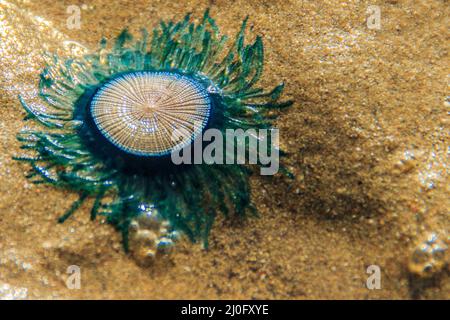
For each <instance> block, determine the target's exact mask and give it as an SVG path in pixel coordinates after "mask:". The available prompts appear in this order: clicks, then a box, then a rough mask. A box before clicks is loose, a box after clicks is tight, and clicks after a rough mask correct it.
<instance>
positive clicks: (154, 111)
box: [90, 72, 211, 156]
mask: <svg viewBox="0 0 450 320" xmlns="http://www.w3.org/2000/svg"><path fill="white" fill-rule="evenodd" d="M210 111H211V101H210V98H209V94H208V92H207V91H206V89H205V88H204V87H203V86H202V85H201V84H200V83H199V82H197V81H196V80H194V79H191V78H190V77H187V76H183V75H180V74H177V73H170V72H130V73H126V74H123V75H121V76H119V77H117V78H114V79H112V80H110V81H109V82H107V83H105V84H104V85H103V86H102V87H101V88H100V89H99V90H98V91H97V93H96V94H95V96H94V98H93V99H92V102H91V105H90V112H91V116H92V118H93V120H94V123H95V125H96V126H97V128H98V129H99V130H100V132H101V133H102V135H103V136H104V137H105V138H106V139H108V140H109V141H110V142H111V143H113V144H114V145H115V146H116V147H118V148H119V149H120V150H122V151H125V152H127V153H130V154H134V155H140V156H160V155H165V154H169V153H170V152H172V151H174V150H179V149H181V148H182V147H184V146H186V145H188V144H190V143H191V142H192V141H193V140H194V139H195V138H196V137H197V136H198V135H199V134H200V133H201V132H202V131H203V129H204V128H205V126H206V124H207V122H208V119H209V115H210Z"/></svg>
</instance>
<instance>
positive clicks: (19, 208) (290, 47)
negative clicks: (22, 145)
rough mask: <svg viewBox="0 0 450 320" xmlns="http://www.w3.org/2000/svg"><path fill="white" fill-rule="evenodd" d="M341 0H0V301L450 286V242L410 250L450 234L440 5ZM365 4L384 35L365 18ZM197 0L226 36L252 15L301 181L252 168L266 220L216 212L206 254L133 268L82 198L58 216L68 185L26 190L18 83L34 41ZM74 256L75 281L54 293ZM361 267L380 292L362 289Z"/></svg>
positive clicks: (321, 293) (111, 28) (351, 292)
mask: <svg viewBox="0 0 450 320" xmlns="http://www.w3.org/2000/svg"><path fill="white" fill-rule="evenodd" d="M343 2H344V1H336V0H328V1H306V0H305V1H277V2H275V1H273V2H272V1H222V0H216V1H183V2H182V3H177V2H168V1H114V3H113V4H111V3H110V1H104V0H95V1H89V5H88V7H87V8H86V9H83V10H82V11H81V14H82V16H81V18H82V19H81V29H79V30H77V29H74V30H70V29H68V28H67V23H66V20H67V17H68V15H67V13H66V9H67V6H69V5H71V4H77V3H78V4H79V5H80V6H81V5H82V4H83V2H82V1H58V2H56V3H54V2H53V1H47V0H45V1H19V0H16V1H8V2H4V1H0V36H1V40H2V41H1V42H0V50H1V51H0V129H1V131H2V135H1V141H0V148H1V149H0V298H13V297H16V298H29V299H36V298H38V299H55V298H56V299H69V298H75V299H88V298H89V299H125V298H130V299H317V298H320V299H380V298H384V299H411V298H421V299H437V298H441V299H448V298H450V281H449V278H448V274H449V268H448V261H449V253H448V250H445V251H443V254H442V255H440V256H435V257H434V258H435V259H434V260H432V259H431V258H428V259H425V260H423V261H417V259H415V258H414V257H415V255H416V254H417V248H420V245H421V244H423V243H424V241H425V240H426V239H427V238H429V237H430V236H431V235H433V234H436V235H437V236H438V242H439V243H440V245H441V246H442V247H444V246H445V245H447V246H448V244H449V240H448V229H449V208H450V203H449V194H450V192H449V191H450V190H449V179H448V175H447V166H448V147H449V137H448V129H449V123H448V116H447V114H446V112H447V111H448V107H449V104H448V102H446V98H447V96H448V66H449V65H450V64H449V62H450V61H449V57H448V45H447V44H448V41H449V32H448V16H449V13H450V9H449V6H448V3H447V2H446V1H442V0H439V1H438V0H435V1H427V2H423V4H417V1H401V0H398V1H395V0H390V1H348V3H347V4H343ZM373 4H376V5H378V6H379V7H380V9H381V26H380V29H379V30H376V29H369V28H368V26H367V24H366V18H367V16H368V14H367V12H366V10H367V7H368V6H369V5H373ZM208 6H209V7H210V8H211V15H212V17H213V18H215V19H216V21H217V23H218V25H219V27H220V29H221V31H222V32H223V33H225V34H227V35H229V36H234V34H235V33H236V32H237V30H238V29H239V27H240V23H241V21H242V19H243V18H244V17H245V15H247V14H248V15H249V16H250V20H249V22H250V24H251V25H252V26H253V32H254V34H260V35H262V36H263V40H264V44H265V59H266V64H265V74H264V77H263V81H262V85H263V86H265V87H270V86H271V85H273V84H274V83H278V82H280V81H285V82H286V97H288V98H292V99H294V100H295V105H294V106H293V107H292V108H291V109H289V110H287V111H286V112H285V113H283V114H282V116H281V118H280V119H279V121H278V122H277V127H278V128H279V129H280V135H281V144H282V146H283V147H284V148H285V149H286V150H287V151H288V156H287V157H286V158H285V160H284V161H285V162H286V163H287V165H288V166H289V167H290V168H291V170H292V171H293V172H294V173H295V174H296V179H295V181H290V180H288V179H285V178H283V177H274V178H263V177H260V176H256V175H255V176H254V177H253V178H252V182H251V183H252V188H253V192H252V197H253V202H254V203H255V204H256V206H257V208H258V210H259V212H260V218H258V219H255V218H251V219H248V220H246V221H245V222H243V223H242V222H240V221H224V220H222V219H219V220H218V221H217V222H216V224H215V225H214V228H213V230H212V234H211V241H210V248H209V249H208V250H207V251H205V250H203V249H202V248H201V247H200V246H199V245H195V244H190V243H188V242H181V243H180V244H179V245H178V246H177V247H176V248H175V250H174V252H172V253H171V254H170V255H169V256H166V257H163V258H162V259H160V260H158V261H156V263H155V265H153V266H150V267H141V266H139V265H138V264H137V263H136V261H134V260H133V259H132V258H131V257H129V256H127V255H125V254H124V252H123V250H122V247H121V243H120V236H119V235H118V234H117V233H116V232H115V231H114V230H113V229H112V227H110V226H108V225H106V224H104V223H102V222H101V221H97V222H94V223H92V222H90V221H89V210H90V207H89V205H85V206H83V207H82V208H81V209H80V210H79V211H78V212H77V213H76V214H75V215H74V217H72V218H70V219H69V220H68V221H67V222H66V223H64V224H62V225H61V224H57V223H56V219H57V217H58V216H59V215H60V214H61V213H63V212H64V211H65V210H66V209H67V208H68V207H70V205H71V203H72V201H73V200H75V199H76V198H77V195H76V194H74V193H73V192H70V191H62V190H56V189H54V188H52V187H47V186H41V185H39V186H38V185H31V184H30V183H29V181H27V179H26V178H25V173H26V172H27V167H26V166H25V165H23V164H20V163H18V162H15V161H13V160H12V159H11V157H12V156H13V155H16V154H20V149H19V144H18V142H17V141H16V139H15V134H16V133H17V132H18V131H19V130H20V129H21V128H23V126H24V125H25V124H24V122H23V121H22V119H23V117H24V111H23V110H22V108H21V106H20V104H19V102H18V99H17V94H18V93H19V92H24V91H26V92H27V93H28V94H27V95H28V96H30V97H29V98H30V99H32V97H33V95H34V94H35V92H33V90H35V89H36V81H37V79H38V75H39V71H40V68H41V66H42V63H43V62H42V58H41V52H42V48H45V49H46V50H51V51H54V50H57V51H58V52H61V53H62V54H64V53H67V51H68V50H67V48H66V47H64V45H63V44H64V40H73V41H76V42H78V43H81V44H83V45H84V46H85V47H86V48H87V49H95V48H96V46H97V43H98V41H99V40H100V39H101V37H102V36H106V37H108V38H111V37H113V36H115V35H117V34H118V33H119V32H120V31H121V30H122V29H123V28H124V27H126V26H129V27H130V30H131V31H134V32H136V31H138V30H139V29H140V28H141V27H143V26H146V27H148V28H151V27H153V26H156V24H157V23H158V22H159V20H160V19H166V20H167V19H177V20H178V19H181V18H182V17H183V16H184V15H185V14H186V13H187V12H193V15H194V17H196V18H200V17H201V15H202V12H203V11H204V9H205V8H207V7H208ZM72 54H79V52H75V53H74V52H72ZM89 204H91V203H89ZM415 252H416V253H415ZM427 263H428V264H429V265H430V266H431V269H427V268H426V265H427ZM69 265H78V266H80V268H81V272H82V278H81V289H79V290H70V289H68V288H67V287H66V283H65V281H66V279H67V276H68V274H67V273H66V270H67V267H68V266H69ZM369 265H377V266H379V267H380V269H381V289H379V290H369V289H367V287H366V279H367V277H368V276H369V275H368V274H367V273H366V269H367V267H368V266H369ZM427 270H429V271H427Z"/></svg>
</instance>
